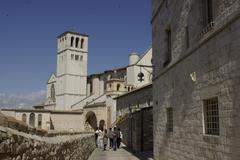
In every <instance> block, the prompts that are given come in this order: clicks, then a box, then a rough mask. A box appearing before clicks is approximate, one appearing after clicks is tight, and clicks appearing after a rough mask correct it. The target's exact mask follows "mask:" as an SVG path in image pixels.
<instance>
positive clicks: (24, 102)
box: [0, 90, 46, 108]
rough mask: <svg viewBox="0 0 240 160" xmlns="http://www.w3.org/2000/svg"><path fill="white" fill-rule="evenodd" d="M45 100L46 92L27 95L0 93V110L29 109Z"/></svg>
mask: <svg viewBox="0 0 240 160" xmlns="http://www.w3.org/2000/svg"><path fill="white" fill-rule="evenodd" d="M45 99H46V91H45V90H40V91H37V92H32V93H29V94H5V93H0V108H31V107H32V106H34V105H38V104H41V103H43V102H44V101H45Z"/></svg>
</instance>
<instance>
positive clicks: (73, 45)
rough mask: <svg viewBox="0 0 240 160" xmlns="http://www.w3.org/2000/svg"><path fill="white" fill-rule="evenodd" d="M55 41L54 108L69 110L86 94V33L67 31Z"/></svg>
mask: <svg viewBox="0 0 240 160" xmlns="http://www.w3.org/2000/svg"><path fill="white" fill-rule="evenodd" d="M57 43H58V48H57V75H56V76H57V87H56V109H57V110H71V105H73V104H75V103H77V102H78V101H80V100H81V99H83V98H85V97H86V94H87V60H88V35H85V34H81V33H77V32H70V31H67V32H64V33H62V34H61V35H59V36H58V37H57Z"/></svg>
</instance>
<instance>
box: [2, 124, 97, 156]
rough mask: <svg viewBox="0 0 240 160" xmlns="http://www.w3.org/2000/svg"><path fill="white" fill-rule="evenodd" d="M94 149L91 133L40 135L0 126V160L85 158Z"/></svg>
mask: <svg viewBox="0 0 240 160" xmlns="http://www.w3.org/2000/svg"><path fill="white" fill-rule="evenodd" d="M94 149H95V142H94V136H93V135H92V134H80V135H65V136H55V137H40V136H36V135H31V134H26V133H23V132H18V131H16V130H13V129H9V128H4V127H0V159H1V160H87V159H88V157H89V156H90V154H91V153H92V151H93V150H94Z"/></svg>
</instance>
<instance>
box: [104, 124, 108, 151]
mask: <svg viewBox="0 0 240 160" xmlns="http://www.w3.org/2000/svg"><path fill="white" fill-rule="evenodd" d="M107 143H108V133H107V130H106V129H104V134H103V151H106V147H107Z"/></svg>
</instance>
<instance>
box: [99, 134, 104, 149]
mask: <svg viewBox="0 0 240 160" xmlns="http://www.w3.org/2000/svg"><path fill="white" fill-rule="evenodd" d="M98 148H101V149H102V148H103V132H102V130H99V133H98Z"/></svg>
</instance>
